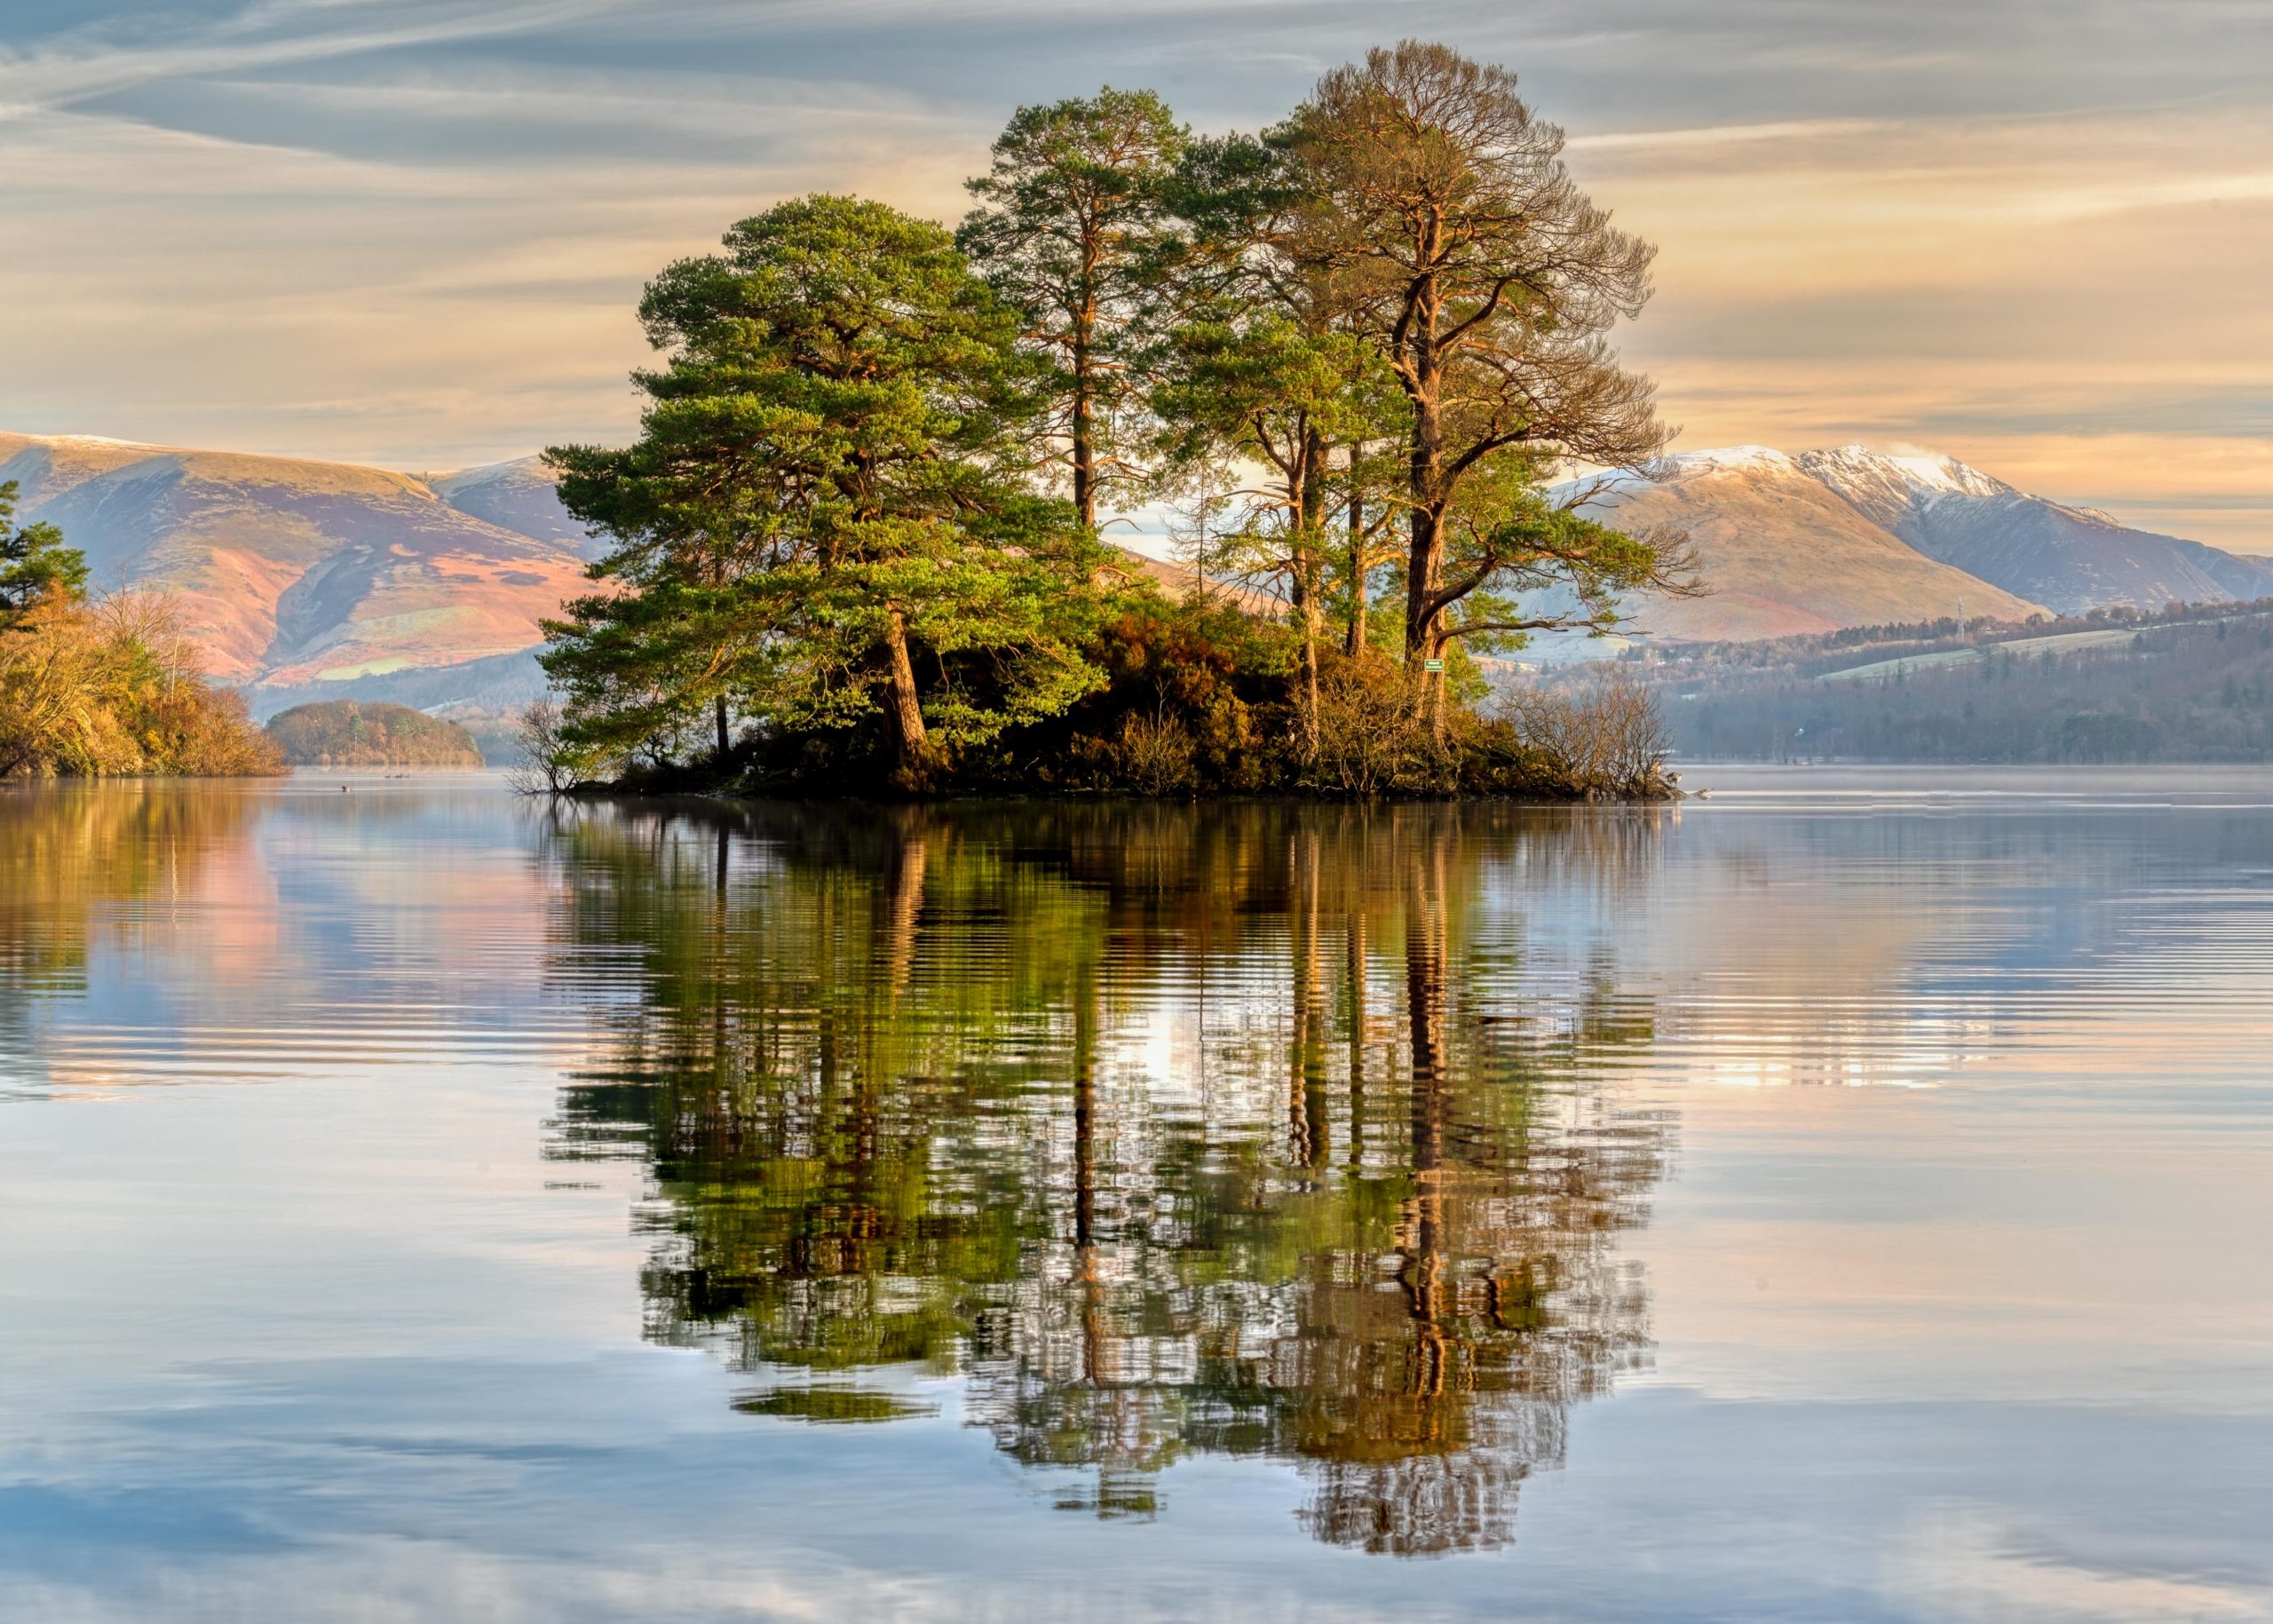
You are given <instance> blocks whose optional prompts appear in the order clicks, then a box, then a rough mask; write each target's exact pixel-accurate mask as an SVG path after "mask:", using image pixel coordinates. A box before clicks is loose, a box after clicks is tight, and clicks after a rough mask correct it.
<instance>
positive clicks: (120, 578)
mask: <svg viewBox="0 0 2273 1624" xmlns="http://www.w3.org/2000/svg"><path fill="white" fill-rule="evenodd" d="M458 478H459V479H470V478H471V474H469V475H461V476H458ZM9 479H14V480H16V481H18V482H19V483H20V487H21V492H22V494H21V499H20V515H21V516H22V517H24V518H27V519H51V520H53V521H54V522H55V523H56V524H58V525H59V526H60V527H62V529H63V533H64V535H66V537H67V538H68V540H69V541H70V543H71V544H72V545H73V546H75V547H77V548H79V549H80V550H82V551H84V552H85V553H86V555H87V558H88V562H89V564H90V565H91V566H92V570H93V574H94V578H95V581H96V582H97V583H98V584H101V585H111V584H121V583H126V582H131V583H134V584H137V585H142V586H151V587H159V588H163V589H167V590H170V591H171V592H172V593H174V594H175V595H176V597H177V598H178V601H179V604H180V607H181V614H182V619H183V622H184V623H185V625H186V629H187V630H188V631H189V632H190V634H191V635H192V637H194V638H195V639H196V641H197V642H198V643H199V645H200V646H202V648H203V650H204V652H205V655H206V659H207V662H208V667H209V669H210V672H211V674H212V675H214V676H215V677H220V678H222V679H225V680H228V681H234V682H237V683H240V684H242V685H245V686H246V687H247V689H248V694H247V697H248V698H249V700H250V701H252V703H253V705H254V708H255V710H256V712H257V711H259V710H260V709H264V708H265V707H264V705H263V702H262V701H263V698H264V695H265V693H267V692H268V691H272V690H274V691H289V692H293V693H302V692H305V691H307V690H310V689H315V690H318V691H322V690H327V689H328V690H329V691H331V692H334V693H343V694H345V693H352V692H354V691H355V686H356V685H360V684H363V683H365V682H368V680H369V679H373V678H386V677H392V676H396V675H398V674H401V673H408V672H424V671H435V670H440V669H445V668H450V667H459V666H467V665H470V664H473V663H476V662H479V661H490V660H495V659H496V658H498V657H500V656H505V655H511V654H519V653H520V652H521V651H523V650H526V649H527V648H528V647H529V646H531V645H533V644H535V643H536V642H537V641H538V640H539V638H540V637H541V633H540V632H539V630H538V628H537V621H538V619H539V617H541V616H543V615H547V614H552V613H554V612H555V610H556V609H557V608H558V606H559V605H560V603H561V601H562V600H563V599H564V598H567V597H570V596H572V595H574V593H576V592H577V591H578V590H582V587H583V584H584V582H583V578H582V572H583V562H584V561H583V558H582V553H581V552H580V551H579V550H578V549H577V548H576V547H574V546H572V545H570V544H569V543H567V542H566V541H563V540H561V539H558V538H553V539H547V538H545V537H543V536H540V535H531V534H524V533H523V532H521V531H519V530H514V529H509V528H506V527H503V526H501V525H497V524H494V523H491V522H489V521H487V520H486V519H482V518H480V517H479V516H477V515H476V514H475V513H472V512H471V511H463V510H461V509H459V508H457V507H454V506H452V505H451V504H450V503H447V502H446V501H444V500H443V499H442V497H441V496H440V495H437V494H436V492H435V491H434V490H433V489H432V487H429V486H427V485H425V484H424V483H422V482H421V481H419V480H417V479H412V478H410V477H409V476H408V475H405V474H399V473H388V472H384V471H381V470H378V469H373V468H358V467H353V466H350V465H346V464H343V463H314V462H304V461H298V460H295V459H291V458H285V457H269V456H240V455H237V454H234V453H228V452H212V451H190V450H179V449H175V448H167V447H159V446H138V445H127V444H123V443H121V442H118V441H115V440H87V439H68V438H61V439H39V438H35V437H32V436H28V435H20V434H0V481H5V480H9ZM477 488H479V482H477Z"/></svg>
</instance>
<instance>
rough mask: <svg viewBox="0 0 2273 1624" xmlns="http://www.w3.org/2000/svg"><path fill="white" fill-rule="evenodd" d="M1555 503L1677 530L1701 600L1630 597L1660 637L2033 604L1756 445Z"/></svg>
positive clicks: (2007, 615)
mask: <svg viewBox="0 0 2273 1624" xmlns="http://www.w3.org/2000/svg"><path fill="white" fill-rule="evenodd" d="M1556 495H1557V496H1558V497H1559V498H1560V499H1562V500H1564V501H1566V502H1567V501H1577V500H1580V499H1582V498H1583V499H1585V500H1584V501H1583V503H1582V511H1585V512H1587V513H1588V514H1589V515H1590V516H1593V517H1596V518H1599V519H1603V520H1604V521H1605V522H1607V523H1610V524H1612V525H1615V526H1617V527H1619V528H1620V529H1622V530H1628V531H1639V530H1642V529H1645V528H1649V527H1655V526H1669V527H1675V528H1678V529H1681V530H1684V531H1686V532H1687V533H1688V535H1689V539H1690V542H1691V545H1692V546H1693V547H1694V548H1695V549H1696V552H1697V558H1698V562H1699V566H1701V568H1702V573H1703V577H1704V581H1705V583H1706V585H1707V587H1709V588H1710V589H1711V590H1710V591H1709V593H1708V594H1707V596H1705V597H1701V598H1637V599H1636V600H1635V601H1634V602H1633V603H1632V604H1631V605H1630V606H1629V609H1628V613H1629V614H1630V615H1631V617H1632V622H1633V629H1634V630H1636V631H1639V632H1643V633H1647V634H1651V635H1653V636H1655V637H1659V638H1670V639H1673V640H1676V641H1683V642H1699V641H1706V642H1721V641H1730V640H1737V639H1742V638H1775V637H1790V636H1794V635H1796V634H1800V633H1804V632H1816V631H1832V630H1838V629H1839V628H1841V627H1845V626H1858V625H1879V624H1885V623H1889V622H1911V621H1931V620H1939V619H1942V618H1944V617H1948V616H1972V615H1984V614H1985V615H1989V616H1992V617H1993V618H1995V619H1999V620H2022V619H2024V618H2026V617H2027V616H2028V615H2030V614H2036V613H2038V612H2039V609H2040V607H2041V606H2040V605H2039V604H2038V603H2036V602H2032V601H2031V600H2030V599H2028V598H2024V597H2021V596H2018V595H2016V594H2015V593H2013V592H2009V591H2006V590H2000V588H1998V587H1996V586H1992V585H1991V584H1989V583H1987V582H1984V581H1981V580H1979V579H1976V577H1975V576H1973V575H1971V574H1968V573H1966V572H1965V571H1964V570H1962V569H1959V568H1957V567H1954V566H1952V565H1950V564H1948V563H1945V562H1943V561H1941V560H1938V559H1936V558H1929V557H1928V556H1926V555H1925V554H1924V553H1923V552H1921V551H1919V550H1918V549H1917V548H1916V547H1914V546H1913V545H1911V544H1910V543H1907V542H1905V540H1903V539H1902V538H1901V537H1900V536H1898V535H1895V534H1893V533H1892V532H1890V531H1889V529H1888V528H1887V527H1885V526H1884V525H1882V524H1881V523H1880V522H1878V521H1877V520H1875V519H1873V518H1872V517H1870V516H1869V515H1868V514H1866V513H1865V512H1863V511H1861V510H1859V509H1858V508H1857V506H1856V505H1855V504H1854V503H1851V502H1849V501H1848V500H1846V499H1845V498H1843V497H1842V496H1841V494H1840V493H1838V492H1836V491H1834V490H1833V489H1832V488H1831V487H1829V486H1827V485H1826V484H1825V483H1824V482H1823V481H1822V480H1821V479H1817V478H1816V477H1814V476H1813V475H1812V474H1810V472H1809V471H1807V469H1806V468H1805V467H1804V466H1803V465H1802V463H1801V461H1800V460H1799V459H1797V458H1794V457H1791V456H1786V455H1785V454H1784V453H1783V452H1781V451H1774V450H1770V449H1769V448H1767V447H1765V446H1736V447H1731V448H1726V449H1723V450H1716V451H1691V452H1684V453H1682V454H1680V455H1678V456H1670V457H1667V458H1665V459H1664V460H1663V462H1662V463H1659V464H1657V465H1655V466H1653V467H1651V469H1650V470H1648V471H1647V472H1646V474H1644V473H1634V472H1624V473H1615V474H1609V475H1604V476H1602V477H1601V478H1599V479H1590V480H1572V481H1570V482H1568V483H1566V484H1564V485H1562V486H1559V487H1556ZM1597 652H1599V646H1597Z"/></svg>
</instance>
